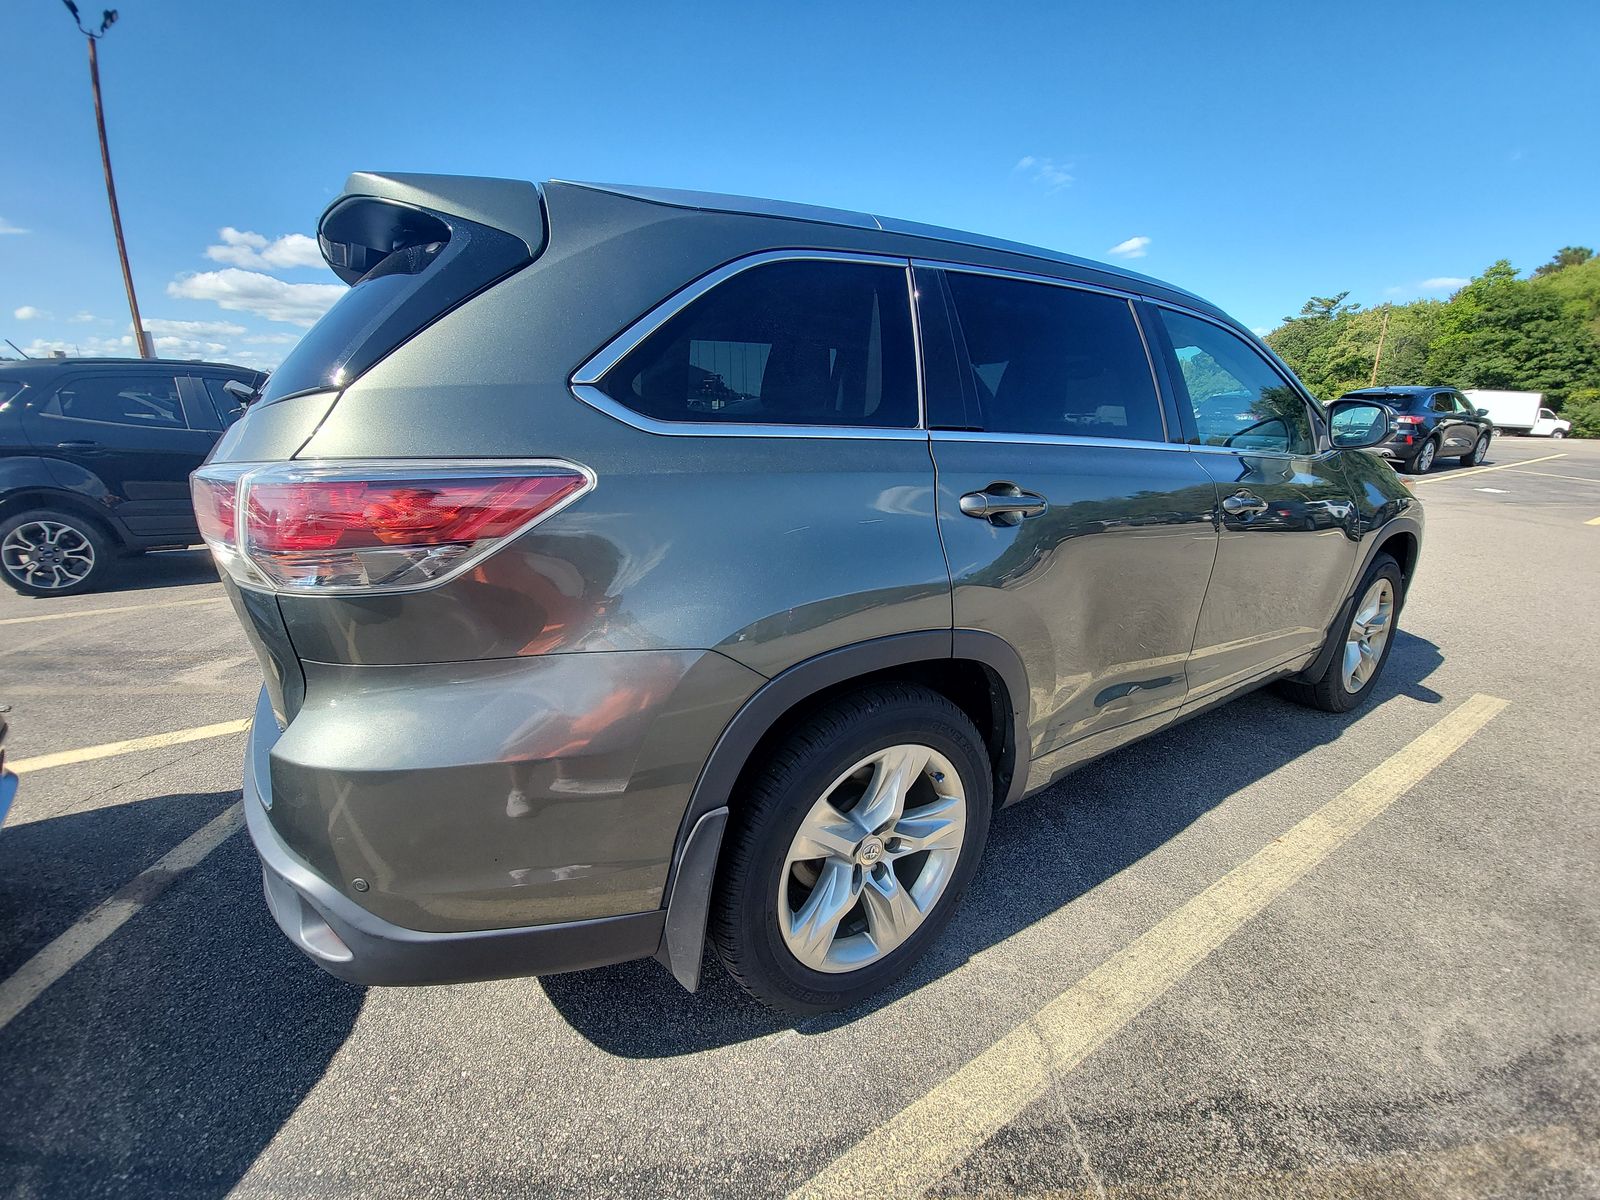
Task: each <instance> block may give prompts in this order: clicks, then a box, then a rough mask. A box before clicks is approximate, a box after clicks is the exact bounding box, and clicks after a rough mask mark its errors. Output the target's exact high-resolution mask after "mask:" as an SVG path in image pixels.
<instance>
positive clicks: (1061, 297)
mask: <svg viewBox="0 0 1600 1200" xmlns="http://www.w3.org/2000/svg"><path fill="white" fill-rule="evenodd" d="M946 278H947V279H948V281H949V284H950V294H951V296H952V297H953V298H954V300H955V308H956V323H957V325H958V327H959V329H960V332H961V335H962V337H963V338H964V340H965V342H966V347H967V357H968V359H969V360H970V361H971V363H972V374H973V384H974V386H975V387H976V389H977V393H978V406H979V408H980V409H981V411H982V413H983V427H984V428H985V429H988V430H992V431H996V432H1000V433H1030V434H1055V435H1059V436H1070V437H1106V438H1130V439H1135V440H1139V441H1152V442H1159V441H1164V440H1165V439H1166V432H1165V430H1164V429H1163V428H1162V424H1161V405H1160V401H1159V399H1158V398H1157V396H1156V389H1155V382H1154V380H1153V379H1152V378H1151V376H1150V360H1149V357H1148V356H1147V355H1146V354H1145V349H1144V341H1143V339H1142V338H1141V337H1140V336H1139V328H1138V326H1137V325H1136V324H1135V323H1134V317H1133V310H1132V308H1130V307H1129V305H1128V302H1127V301H1126V300H1120V299H1118V298H1117V297H1115V296H1106V295H1102V294H1101V293H1099V292H1085V291H1080V290H1078V289H1076V288H1070V287H1057V286H1054V285H1052V284H1046V283H1028V282H1026V281H1023V280H1018V279H1000V278H996V277H994V276H990V275H973V274H969V273H967V272H964V271H951V272H949V274H948V275H947V276H946Z"/></svg>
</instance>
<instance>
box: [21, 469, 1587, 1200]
mask: <svg viewBox="0 0 1600 1200" xmlns="http://www.w3.org/2000/svg"><path fill="white" fill-rule="evenodd" d="M1417 491H1418V494H1419V495H1420V496H1422V497H1423V498H1424V501H1425V503H1426V505H1427V509H1428V535H1427V542H1426V544H1425V547H1424V552H1423V562H1422V568H1421V573H1420V578H1419V580H1418V583H1417V585H1416V587H1415V589H1414V591H1413V592H1412V594H1411V597H1410V599H1409V602H1408V606H1407V608H1406V611H1405V615H1404V618H1403V621H1402V628H1403V633H1402V635H1401V636H1400V639H1399V641H1398V642H1397V644H1396V647H1395V650H1394V653H1393V655H1392V658H1391V660H1390V663H1389V666H1388V670H1387V673H1386V676H1385V678H1384V679H1383V680H1382V681H1381V682H1380V685H1379V688H1378V691H1377V693H1376V695H1375V703H1373V704H1372V705H1371V706H1370V707H1368V708H1366V709H1364V710H1362V711H1361V712H1359V713H1358V714H1356V715H1355V716H1354V717H1353V718H1352V717H1335V716H1330V715H1326V714H1322V713H1317V712H1311V711H1308V710H1305V709H1301V708H1297V707H1294V706H1292V705H1290V704H1288V703H1287V702H1284V701H1282V700H1280V699H1278V698H1276V697H1275V696H1273V695H1270V694H1259V695H1255V696H1251V697H1248V698H1246V699H1244V700H1241V701H1238V702H1236V703H1234V704H1231V705H1229V706H1226V707H1224V708H1222V709H1219V710H1216V711H1214V712H1211V713H1209V714H1206V715H1204V716H1202V717H1199V718H1197V719H1195V720H1193V721H1191V722H1189V723H1188V724H1186V725H1183V726H1180V727H1178V728H1176V729H1173V730H1170V731H1168V732H1166V733H1164V734H1161V735H1158V736H1157V737H1155V738H1154V739H1151V740H1149V741H1147V742H1145V743H1142V744H1140V745H1137V746H1134V747H1132V748H1129V749H1127V750H1124V751H1122V752H1119V753H1117V754H1115V755H1113V756H1111V757H1108V758H1106V759H1103V760H1101V761H1100V762H1098V763H1096V764H1094V765H1092V766H1090V767H1088V768H1086V769H1084V770H1083V771H1081V772H1080V773H1078V774H1077V775H1075V776H1073V777H1071V778H1069V779H1068V780H1067V781H1066V782H1065V783H1064V784H1062V785H1058V786H1057V787H1056V788H1054V789H1052V790H1051V791H1050V792H1048V793H1046V794H1045V795H1043V796H1040V797H1038V798H1035V799H1033V800H1031V801H1029V802H1027V803H1025V804H1023V805H1020V806H1017V807H1015V808H1012V809H1010V810H1007V811H1006V812H1004V813H1002V814H1000V815H999V816H998V817H997V819H996V823H995V827H994V831H993V835H992V838H991V843H990V846H989V850H988V853H987V857H986V859H985V862H984V865H983V867H982V868H981V870H980V873H979V876H978V879H977V881H976V883H975V885H974V888H973V890H972V892H971V893H970V894H969V896H968V900H967V903H966V904H965V905H964V907H963V909H962V910H961V912H960V914H959V915H958V916H957V918H956V921H955V923H954V925H953V926H952V928H951V933H950V936H949V937H948V938H947V941H946V944H945V945H944V946H943V947H942V948H941V950H940V951H938V952H937V953H936V954H935V955H934V956H933V958H932V960H931V961H929V962H928V963H926V964H924V966H923V967H922V968H920V969H919V970H918V971H917V972H916V973H915V974H914V976H913V977H912V978H911V979H910V980H909V981H908V982H907V983H906V984H904V985H903V986H901V987H900V988H899V989H897V990H896V991H895V992H893V993H892V994H890V995H887V996H885V997H883V998H881V1000H879V1001H878V1002H875V1003H873V1004H870V1005H868V1006H866V1007H863V1008H861V1009H859V1010H856V1011H853V1012H850V1013H847V1014H844V1015H842V1016H839V1017H832V1018H827V1019H823V1020H814V1021H809V1022H805V1023H803V1024H800V1025H799V1026H798V1027H796V1026H794V1025H792V1024H787V1023H785V1022H783V1021H782V1020H780V1019H777V1018H775V1017H774V1016H772V1015H771V1014H769V1013H768V1012H766V1011H765V1010H763V1009H761V1008H760V1007H758V1006H757V1005H755V1004H754V1003H753V1002H751V1001H749V1000H747V999H746V998H744V996H743V994H742V993H740V992H739V991H738V990H737V989H736V988H735V987H734V986H733V985H732V984H731V983H730V982H729V981H727V980H726V979H725V978H723V977H722V976H720V974H719V973H718V972H716V971H712V972H711V973H710V982H709V984H708V985H707V986H706V987H705V988H704V989H703V990H702V991H701V992H700V993H698V994H697V995H693V996H691V995H688V994H686V993H684V992H682V991H681V990H679V989H678V987H677V985H676V984H674V983H673V982H672V981H671V979H670V978H669V977H668V975H667V974H666V972H665V971H664V970H663V969H662V968H660V967H659V966H658V965H656V964H654V963H635V964H629V965H625V966H621V967H616V968H611V969H606V970H601V971H594V972H587V973H582V974H576V975H569V976H559V977H552V978H548V979H543V980H517V981H509V982H502V983H492V984H478V985H471V986H463V987H454V988H423V989H387V990H385V989H371V990H364V989H361V988H358V987H354V986H351V985H348V984H345V983H341V982H339V981H336V980H334V979H332V978H330V977H328V976H326V975H324V974H322V973H321V972H320V971H318V970H317V969H316V968H315V967H313V966H312V965H311V964H310V963H309V962H308V961H307V960H305V959H304V958H302V957H301V955H300V954H299V953H298V952H297V951H295V950H294V949H292V948H291V947H290V946H289V945H288V944H287V943H286V942H285V941H284V940H283V939H282V938H281V937H280V935H279V934H278V932H277V930H276V928H275V927H274V926H273V924H272V922H271V919H270V917H269V916H268V914H267V911H266V908H265V906H264V904H263V903H262V900H261V895H260V885H259V874H258V871H257V868H256V865H255V859H254V856H253V854H252V852H251V849H250V846H249V843H248V839H247V838H246V837H245V836H244V834H242V833H241V832H238V831H237V826H238V819H237V809H236V808H235V807H234V806H236V805H237V803H238V800H239V790H238V788H239V778H240V755H241V750H242V741H243V739H242V736H241V735H240V734H239V733H238V732H236V731H234V730H236V729H237V728H238V724H234V725H228V726H225V729H224V730H217V729H214V728H210V727H214V726H218V725H223V724H224V723H228V722H233V723H242V721H243V719H244V718H245V717H247V716H248V715H249V713H250V712H251V710H252V706H253V700H254V696H255V692H256V689H257V686H258V668H257V665H256V661H255V659H254V657H253V655H252V654H251V652H250V650H249V648H248V646H247V644H246V643H245V640H244V638H243V635H242V634H241V633H240V632H239V630H238V628H237V626H236V624H235V621H234V617H233V614H232V611H231V609H230V608H229V606H228V605H227V603H226V602H225V601H224V600H223V599H222V598H221V588H220V586H219V585H218V584H217V583H216V582H215V577H214V574H213V572H212V569H211V566H210V563H209V561H208V560H207V559H206V558H205V557H204V556H203V555H200V554H193V553H185V554H165V555H152V556H149V557H147V558H146V559H144V560H142V561H141V562H139V563H138V564H137V565H136V569H135V570H134V571H133V572H132V573H131V575H130V578H129V579H128V580H127V581H126V585H125V586H123V587H121V588H119V589H117V590H114V591H109V592H103V593H99V594H96V595H90V596H82V597H75V598H70V599H67V600H61V601H39V600H27V599H23V598H21V597H18V596H15V595H14V594H12V593H10V592H9V591H5V592H3V593H0V701H4V702H7V703H9V704H10V705H11V706H12V709H13V711H12V713H11V715H10V717H9V720H10V722H11V724H12V729H13V735H12V736H13V742H12V744H11V746H10V747H9V750H10V753H11V756H12V758H13V760H15V761H17V762H18V763H19V766H20V773H21V775H22V790H21V794H20V796H19V798H18V801H17V803H16V806H15V808H14V810H13V812H12V814H11V817H10V819H9V820H8V822H7V823H6V825H5V826H4V828H3V829H0V1113H3V1114H4V1119H3V1121H0V1185H3V1186H0V1191H3V1192H4V1194H6V1195H11V1196H74V1197H88V1196H102V1195H107V1196H109V1195H119V1196H120V1195H149V1194H160V1195H165V1196H221V1195H224V1194H237V1195H243V1196H252V1195H272V1196H295V1197H302V1196H317V1195H344V1194H353V1193H359V1194H362V1195H365V1196H374V1195H380V1196H389V1195H393V1196H400V1195H425V1196H451V1195H461V1196H482V1195H488V1194H514V1195H529V1196H596V1195H619V1196H640V1195H672V1196H684V1197H701V1196H705V1197H724V1196H728V1197H731V1196H739V1197H747V1196H785V1195H788V1194H790V1193H795V1192H797V1193H799V1194H812V1195H820V1196H837V1195H852V1194H869V1193H870V1194H874V1195H908V1194H918V1193H919V1192H926V1194H928V1195H933V1196H979V1195H985V1196H987V1195H1027V1196H1035V1195H1051V1196H1070V1197H1078V1196H1083V1197H1177V1196H1192V1197H1235V1196H1284V1197H1288V1196H1295V1197H1300V1196H1316V1197H1344V1196H1386V1197H1387V1196H1506V1197H1523V1196H1532V1195H1539V1196H1563V1197H1564V1196H1572V1197H1578V1196H1593V1195H1596V1194H1600V918H1597V910H1600V904H1597V902H1600V749H1597V740H1596V736H1595V729H1596V725H1595V722H1596V707H1595V699H1594V697H1595V689H1594V680H1595V678H1596V676H1597V673H1600V444H1596V443H1583V442H1571V441H1568V442H1550V441H1545V440H1537V441H1536V440H1532V439H1506V440H1503V441H1497V442H1496V444H1495V446H1494V449H1493V451H1492V452H1491V457H1490V460H1489V465H1488V467H1487V468H1484V469H1479V470H1466V469H1463V468H1460V467H1456V466H1453V465H1452V466H1451V467H1448V468H1441V469H1439V470H1437V471H1436V472H1435V473H1434V474H1432V475H1430V476H1428V477H1426V478H1425V479H1423V480H1421V481H1419V482H1418V483H1417ZM195 730H199V731H200V733H201V734H203V735H204V736H200V735H195V734H192V733H191V732H190V731H195ZM166 735H183V736H191V737H192V739H193V740H178V739H177V738H176V737H171V736H166ZM130 740H131V741H133V743H134V744H133V746H132V747H122V748H120V750H119V751H118V752H116V753H108V754H105V755H103V756H101V757H90V756H86V755H81V754H78V753H75V752H78V751H82V750H84V749H86V748H91V747H102V746H105V745H107V744H109V743H121V742H126V741H130ZM969 1064H970V1065H969Z"/></svg>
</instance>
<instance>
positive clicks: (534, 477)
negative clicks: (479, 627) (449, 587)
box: [191, 460, 594, 593]
mask: <svg viewBox="0 0 1600 1200" xmlns="http://www.w3.org/2000/svg"><path fill="white" fill-rule="evenodd" d="M593 486H594V476H593V475H592V474H591V473H590V472H588V471H587V470H585V469H583V468H581V467H577V466H574V465H573V464H571V463H566V462H551V461H547V460H541V461H521V462H474V461H462V460H453V461H449V462H424V461H407V462H403V463H396V462H362V461H353V460H342V461H339V462H333V463H312V462H288V463H278V464H274V465H271V466H263V467H251V466H237V465H221V466H215V467H202V468H201V469H200V470H199V471H197V472H195V474H194V476H193V478H192V481H191V489H192V492H193V495H194V505H195V515H196V517H197V518H198V520H199V524H200V532H201V535H202V536H203V537H204V538H205V540H206V544H207V545H208V546H209V547H210V548H211V552H212V554H213V555H214V556H215V558H216V560H217V564H218V565H219V566H220V567H221V568H222V569H223V570H225V571H226V572H227V573H228V574H229V575H230V576H232V577H233V578H234V579H235V580H236V581H238V582H239V583H242V584H245V585H247V586H252V587H265V588H272V589H275V590H279V591H287V592H318V593H338V592H372V591H406V590H409V589H413V588H418V587H425V586H428V585H430V584H435V583H441V582H443V581H444V580H445V579H448V578H450V577H451V576H454V575H457V574H460V573H461V572H462V571H465V570H466V569H467V568H468V567H470V566H471V565H472V564H473V563H475V562H478V561H479V560H481V559H482V558H484V557H485V556H486V555H488V554H490V553H492V552H493V551H494V550H495V549H496V548H497V547H499V546H500V545H501V544H503V543H504V542H505V541H506V540H507V539H509V538H512V537H514V536H516V535H517V534H519V533H521V532H522V531H523V530H525V529H527V528H528V527H530V526H531V525H534V524H535V523H537V522H538V521H540V520H542V519H543V518H545V517H548V516H549V515H550V514H551V513H553V512H555V511H557V510H558V509H560V508H563V507H565V506H566V505H567V504H570V503H571V502H572V501H573V500H575V499H577V497H578V496H580V495H582V494H583V493H584V492H586V491H588V490H589V488H591V487H593Z"/></svg>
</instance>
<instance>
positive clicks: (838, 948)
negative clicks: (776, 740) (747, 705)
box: [710, 684, 993, 1014]
mask: <svg viewBox="0 0 1600 1200" xmlns="http://www.w3.org/2000/svg"><path fill="white" fill-rule="evenodd" d="M952 773H953V775H954V778H951V775H952ZM902 784H903V786H902ZM992 793H993V785H992V776H991V773H990V767H989V757H988V754H987V752H986V751H985V749H984V744H983V739H982V738H981V737H979V735H978V731H977V729H976V728H974V727H973V724H972V721H971V720H970V719H968V717H967V715H966V714H965V713H964V712H962V711H961V709H959V708H958V707H956V705H954V704H952V703H951V702H950V701H949V700H947V699H946V698H945V697H944V696H941V695H940V694H939V693H937V692H935V691H933V690H931V689H929V688H925V687H920V686H915V685H911V684H884V685H881V686H876V687H872V688H869V689H867V690H865V691H862V692H859V693H857V694H855V695H853V696H848V697H846V698H844V699H842V700H839V701H837V702H835V703H833V704H830V705H828V706H827V707H826V708H824V709H822V710H821V711H819V712H818V713H816V714H815V715H814V716H812V717H811V718H809V719H808V720H806V721H805V723H804V724H802V725H801V726H800V727H799V728H797V729H796V730H795V731H794V732H793V733H792V734H790V736H789V737H788V738H787V739H785V740H784V742H783V743H782V745H780V746H779V747H778V749H777V750H776V751H775V752H774V753H773V754H772V756H771V757H770V759H768V761H767V762H766V764H765V765H764V766H763V767H762V768H761V769H760V771H759V773H758V774H757V775H756V777H755V779H754V781H753V784H752V786H751V787H750V790H749V793H748V794H747V795H744V796H741V797H739V798H738V799H737V800H736V801H735V805H734V812H733V823H732V825H731V826H730V828H729V831H728V842H727V844H726V850H725V852H724V855H723V867H722V872H721V877H720V878H719V880H718V885H717V890H716V895H715V897H714V900H713V907H712V916H711V923H710V932H711V941H712V945H713V946H714V947H715V949H716V952H717V955H718V957H719V958H721V960H722V964H723V966H724V967H726V968H727V970H728V973H729V974H730V975H732V976H733V977H734V979H735V980H736V981H737V982H738V983H739V986H741V987H742V988H744V990H745V991H747V992H749V993H750V994H751V995H752V996H754V997H756V999H758V1000H761V1001H763V1002H764V1003H766V1004H769V1005H771V1006H772V1007H773V1008H777V1009H781V1010H783V1011H785V1012H789V1013H795V1014H811V1013H822V1012H832V1011H834V1010H836V1009H840V1008H846V1007H849V1006H850V1005H852V1004H855V1003H857V1002H858V1001H860V1000H863V999H865V998H866V997H868V996H870V995H872V994H873V993H874V992H877V991H880V990H882V989H883V988H884V987H886V986H887V985H888V984H890V983H892V982H893V981H894V980H895V979H897V978H899V977H900V976H901V975H903V974H904V973H905V972H906V971H907V970H908V969H909V968H910V967H911V966H912V965H913V964H914V963H916V961H917V960H918V959H919V958H921V957H922V955H923V954H924V953H925V952H926V951H927V949H928V947H929V946H931V945H932V944H933V943H934V942H935V941H936V940H937V939H938V938H939V936H940V934H941V933H943V931H944V929H945V926H946V925H948V924H949V921H950V918H951V916H952V914H953V913H954V911H955V908H956V905H957V903H958V902H959V901H960V898H961V894H962V892H963V891H965V890H966V887H967V884H968V883H969V882H970V880H971V878H972V875H973V872H974V871H975V870H976V869H977V865H978V859H979V856H980V855H981V854H982V852H983V846H984V842H985V841H986V840H987V838H988V833H989V813H990V807H991V804H992ZM896 796H898V807H897V806H896V801H895V799H894V798H895V797H896ZM812 851H815V852H816V853H815V854H813V853H811V852H812Z"/></svg>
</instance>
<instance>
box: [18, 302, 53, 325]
mask: <svg viewBox="0 0 1600 1200" xmlns="http://www.w3.org/2000/svg"><path fill="white" fill-rule="evenodd" d="M11 315H12V316H13V317H15V318H16V319H17V320H19V321H48V320H49V319H50V314H49V313H47V312H45V311H44V309H42V308H35V307H34V306H33V305H31V304H24V305H23V306H22V307H21V308H19V309H17V311H16V312H14V313H12V314H11Z"/></svg>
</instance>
